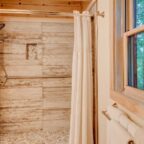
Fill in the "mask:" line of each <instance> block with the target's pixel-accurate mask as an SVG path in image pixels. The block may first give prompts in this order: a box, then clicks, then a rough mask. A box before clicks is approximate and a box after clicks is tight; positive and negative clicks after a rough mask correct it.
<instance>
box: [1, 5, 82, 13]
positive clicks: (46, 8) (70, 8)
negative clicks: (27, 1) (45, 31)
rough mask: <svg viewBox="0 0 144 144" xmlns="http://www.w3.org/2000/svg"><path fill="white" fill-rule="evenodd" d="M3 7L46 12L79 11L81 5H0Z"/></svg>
mask: <svg viewBox="0 0 144 144" xmlns="http://www.w3.org/2000/svg"><path fill="white" fill-rule="evenodd" d="M0 8H4V9H24V10H42V11H47V12H72V11H73V10H79V11H81V6H36V5H35V6H33V5H2V6H0Z"/></svg>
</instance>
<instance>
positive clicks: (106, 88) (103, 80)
mask: <svg viewBox="0 0 144 144" xmlns="http://www.w3.org/2000/svg"><path fill="white" fill-rule="evenodd" d="M98 10H99V11H100V12H102V11H104V12H105V17H104V18H102V17H99V16H98V109H99V144H107V120H106V118H105V117H104V116H103V115H102V113H101V112H102V110H105V109H106V107H107V106H108V105H110V104H111V103H113V101H112V100H111V99H110V48H111V46H112V31H113V25H112V20H113V13H112V11H113V0H98ZM120 108H122V107H121V106H120ZM122 109H123V110H124V111H126V112H127V113H128V114H129V115H130V117H131V118H132V119H133V120H134V121H135V122H137V123H138V124H139V125H141V126H144V120H142V119H141V118H139V117H137V116H135V115H134V114H132V113H130V112H129V111H127V110H126V109H124V108H122Z"/></svg>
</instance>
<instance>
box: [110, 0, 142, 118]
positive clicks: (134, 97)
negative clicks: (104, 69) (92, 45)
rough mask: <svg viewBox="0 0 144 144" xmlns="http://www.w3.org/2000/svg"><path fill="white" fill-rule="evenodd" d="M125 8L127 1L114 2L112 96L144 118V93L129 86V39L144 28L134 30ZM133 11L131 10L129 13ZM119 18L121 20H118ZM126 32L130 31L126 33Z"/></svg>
mask: <svg viewBox="0 0 144 144" xmlns="http://www.w3.org/2000/svg"><path fill="white" fill-rule="evenodd" d="M128 1H129V2H131V4H130V7H133V6H132V5H133V4H134V3H133V1H132V0H128ZM125 8H126V3H125V0H113V12H112V15H113V23H112V25H111V29H112V31H113V39H112V44H111V52H110V53H111V55H110V58H111V71H110V73H111V76H110V77H111V87H110V96H111V98H112V100H114V101H115V102H117V103H118V104H120V105H122V106H123V107H125V108H126V109H128V110H129V111H131V112H132V113H134V114H136V115H138V116H140V117H142V118H144V91H143V90H139V89H137V88H133V87H130V86H128V84H127V70H128V69H127V41H128V40H127V39H128V37H129V36H131V35H133V34H136V33H139V32H141V31H143V30H144V26H141V27H139V28H133V26H134V19H133V16H132V15H130V14H128V15H125V14H126V11H125ZM132 11H133V9H129V12H128V13H131V12H132ZM118 16H119V18H117V17H118ZM126 16H128V23H127V22H126V18H125V17H126ZM126 30H129V31H128V32H125V31H126ZM120 43H122V45H121V44H120Z"/></svg>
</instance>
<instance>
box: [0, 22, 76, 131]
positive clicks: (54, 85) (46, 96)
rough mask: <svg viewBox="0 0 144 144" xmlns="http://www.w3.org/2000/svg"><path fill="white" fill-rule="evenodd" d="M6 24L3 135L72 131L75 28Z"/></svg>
mask: <svg viewBox="0 0 144 144" xmlns="http://www.w3.org/2000/svg"><path fill="white" fill-rule="evenodd" d="M4 23H5V24H6V26H5V28H4V29H3V30H2V31H0V35H1V37H2V38H3V39H4V42H3V43H1V44H0V80H1V86H0V129H1V130H0V133H8V132H27V131H33V130H42V129H43V130H55V131H58V130H60V129H68V128H69V121H70V107H71V106H70V103H71V71H72V70H71V69H72V53H73V40H74V38H73V35H74V34H73V23H72V22H59V21H57V22H46V21H45V22H30V21H29V22H19V21H10V22H9V21H7V22H4Z"/></svg>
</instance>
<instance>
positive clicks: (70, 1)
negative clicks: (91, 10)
mask: <svg viewBox="0 0 144 144" xmlns="http://www.w3.org/2000/svg"><path fill="white" fill-rule="evenodd" d="M90 2H91V0H0V8H4V9H26V10H45V11H50V12H72V11H73V10H79V11H82V10H83V9H85V7H86V6H87V5H88V4H89V3H90Z"/></svg>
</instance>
